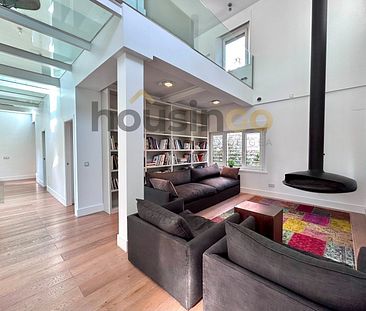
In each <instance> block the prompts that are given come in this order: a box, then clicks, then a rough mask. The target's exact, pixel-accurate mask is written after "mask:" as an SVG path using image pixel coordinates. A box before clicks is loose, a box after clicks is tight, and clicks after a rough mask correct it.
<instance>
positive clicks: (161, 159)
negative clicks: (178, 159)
mask: <svg viewBox="0 0 366 311" xmlns="http://www.w3.org/2000/svg"><path fill="white" fill-rule="evenodd" d="M173 161H175V158H174V156H173V157H172V155H171V154H170V153H168V152H166V153H163V154H156V155H154V156H153V157H152V159H151V160H148V161H147V162H146V166H147V167H151V166H163V165H171V164H172V163H173Z"/></svg>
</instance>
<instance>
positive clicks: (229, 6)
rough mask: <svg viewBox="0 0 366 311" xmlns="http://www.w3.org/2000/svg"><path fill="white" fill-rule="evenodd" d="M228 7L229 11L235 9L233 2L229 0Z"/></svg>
mask: <svg viewBox="0 0 366 311" xmlns="http://www.w3.org/2000/svg"><path fill="white" fill-rule="evenodd" d="M227 8H228V10H229V12H231V11H232V10H233V4H232V3H231V2H229V3H228V4H227Z"/></svg>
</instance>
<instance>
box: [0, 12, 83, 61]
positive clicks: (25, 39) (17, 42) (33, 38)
mask: <svg viewBox="0 0 366 311" xmlns="http://www.w3.org/2000/svg"><path fill="white" fill-rule="evenodd" d="M0 28H1V43H4V44H6V45H10V46H12V47H15V48H18V49H22V50H25V51H28V52H31V53H34V54H37V55H42V56H45V57H48V58H52V59H55V60H59V61H61V62H64V63H67V64H72V63H73V62H74V61H75V60H76V58H77V57H78V56H79V55H80V54H81V52H82V49H81V48H78V47H75V46H72V45H70V44H68V43H65V42H63V41H60V40H57V39H54V38H51V37H49V36H46V35H43V34H41V33H39V32H36V31H33V30H31V29H28V28H25V27H20V26H18V25H17V24H14V23H12V22H8V21H6V20H3V19H2V20H0ZM17 67H19V66H17Z"/></svg>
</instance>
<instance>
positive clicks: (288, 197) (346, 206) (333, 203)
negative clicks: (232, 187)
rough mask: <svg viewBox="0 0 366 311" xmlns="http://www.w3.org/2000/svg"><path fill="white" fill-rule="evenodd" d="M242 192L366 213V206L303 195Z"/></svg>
mask: <svg viewBox="0 0 366 311" xmlns="http://www.w3.org/2000/svg"><path fill="white" fill-rule="evenodd" d="M240 191H241V192H243V193H249V194H254V195H260V196H264V197H270V198H274V199H279V200H288V201H292V202H297V203H302V204H310V205H316V206H319V207H326V208H330V209H334V210H340V211H346V212H352V213H361V214H364V213H365V209H366V206H362V205H356V204H348V203H345V202H336V201H332V200H323V199H315V198H310V197H306V196H301V195H294V194H288V193H280V192H274V191H268V190H261V189H253V188H246V187H241V188H240Z"/></svg>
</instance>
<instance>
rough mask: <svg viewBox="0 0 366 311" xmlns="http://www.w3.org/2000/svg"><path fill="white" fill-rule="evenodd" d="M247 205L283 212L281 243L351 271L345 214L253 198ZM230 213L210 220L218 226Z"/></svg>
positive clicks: (230, 211)
mask: <svg viewBox="0 0 366 311" xmlns="http://www.w3.org/2000/svg"><path fill="white" fill-rule="evenodd" d="M250 201H252V202H257V203H261V204H266V205H274V206H278V207H282V208H283V243H285V244H287V245H289V246H290V247H292V248H295V249H299V250H302V251H306V252H310V253H313V254H315V255H319V256H323V257H326V258H329V259H332V260H335V261H338V262H342V263H345V264H347V265H349V266H351V267H352V268H354V267H355V263H354V253H353V242H352V228H351V223H350V216H349V214H348V213H344V212H338V211H331V210H327V209H324V208H319V207H315V206H310V205H303V204H297V203H293V202H286V201H280V200H274V199H268V198H263V197H259V196H256V197H254V198H252V199H251V200H250ZM233 213H234V209H230V210H229V211H227V212H225V213H223V214H221V215H220V216H218V217H215V218H213V219H212V220H213V221H215V222H221V221H223V220H224V219H226V218H227V217H229V216H230V215H232V214H233Z"/></svg>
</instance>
